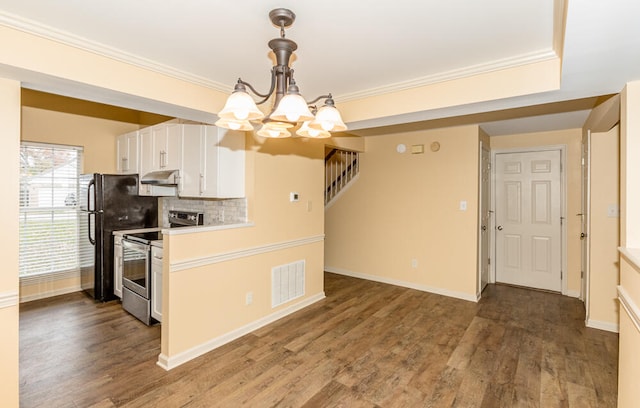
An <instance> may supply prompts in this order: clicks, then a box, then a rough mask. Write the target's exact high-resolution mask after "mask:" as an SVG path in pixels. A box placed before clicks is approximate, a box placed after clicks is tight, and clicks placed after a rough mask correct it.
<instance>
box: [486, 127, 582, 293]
mask: <svg viewBox="0 0 640 408" xmlns="http://www.w3.org/2000/svg"><path fill="white" fill-rule="evenodd" d="M581 142H582V130H581V129H571V130H561V131H552V132H541V133H527V134H518V135H507V136H494V137H492V138H491V149H492V150H493V149H514V148H528V147H537V146H551V145H566V146H567V150H566V155H567V156H566V159H567V162H566V163H565V167H564V171H565V172H566V177H567V202H566V204H565V207H566V211H567V212H566V215H567V290H568V294H569V295H571V296H575V297H578V296H580V291H581V283H582V282H581V278H580V269H581V252H580V251H581V249H580V248H581V247H580V245H581V244H580V217H579V216H576V214H579V213H580V211H581V191H582V190H581V177H582V176H581V171H582V167H581V163H582V155H581Z"/></svg>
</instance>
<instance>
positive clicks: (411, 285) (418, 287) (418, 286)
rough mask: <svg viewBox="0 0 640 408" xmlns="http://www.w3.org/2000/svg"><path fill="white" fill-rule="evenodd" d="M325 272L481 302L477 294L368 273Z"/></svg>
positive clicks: (326, 269)
mask: <svg viewBox="0 0 640 408" xmlns="http://www.w3.org/2000/svg"><path fill="white" fill-rule="evenodd" d="M324 270H325V271H327V272H331V273H336V274H338V275H345V276H351V277H352V278H358V279H365V280H370V281H374V282H380V283H387V284H389V285H395V286H401V287H403V288H409V289H415V290H420V291H422V292H429V293H434V294H436V295H442V296H448V297H452V298H456V299H462V300H467V301H469V302H478V300H480V297H479V296H478V295H477V294H469V293H463V292H456V291H452V290H448V289H443V288H434V287H431V286H426V285H421V284H419V283H414V282H407V281H401V280H396V279H390V278H385V277H382V276H376V275H368V274H366V273H360V272H352V271H347V270H344V269H340V268H334V267H332V266H325V267H324Z"/></svg>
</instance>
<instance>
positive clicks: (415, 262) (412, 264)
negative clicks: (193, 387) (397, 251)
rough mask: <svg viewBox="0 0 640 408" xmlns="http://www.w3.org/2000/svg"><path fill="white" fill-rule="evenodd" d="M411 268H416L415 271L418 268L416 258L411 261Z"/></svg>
mask: <svg viewBox="0 0 640 408" xmlns="http://www.w3.org/2000/svg"><path fill="white" fill-rule="evenodd" d="M411 267H412V268H414V269H415V268H417V267H418V260H417V259H415V258H414V259H412V260H411Z"/></svg>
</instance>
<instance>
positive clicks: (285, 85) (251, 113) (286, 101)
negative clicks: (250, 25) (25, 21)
mask: <svg viewBox="0 0 640 408" xmlns="http://www.w3.org/2000/svg"><path fill="white" fill-rule="evenodd" d="M269 19H270V20H271V22H272V23H273V24H274V25H275V26H277V27H280V38H274V39H273V40H271V41H269V48H271V50H272V51H273V53H274V54H275V57H276V65H275V66H274V67H273V68H272V69H271V87H270V88H269V92H267V93H265V94H262V93H260V92H258V91H256V90H255V88H254V87H253V86H252V85H251V84H249V83H248V82H245V81H243V80H242V79H241V78H238V82H237V83H236V85H235V88H234V90H233V93H232V94H231V95H229V98H227V102H226V103H225V105H224V108H223V109H222V110H221V111H220V112H219V113H218V117H219V118H220V119H219V120H218V121H217V122H216V123H215V124H216V126H219V127H223V128H226V129H232V130H243V131H251V130H253V125H252V124H251V122H252V121H260V122H262V127H261V128H260V130H258V132H257V134H258V135H259V136H263V137H271V138H283V137H290V136H291V132H290V129H291V128H293V127H294V126H296V125H298V124H300V123H301V124H302V125H301V126H300V127H299V128H298V130H297V131H296V134H297V135H298V136H302V137H311V138H325V137H330V136H331V133H330V132H340V131H344V130H347V126H346V125H345V124H344V122H343V121H342V118H341V117H340V112H338V109H336V107H335V103H334V101H333V97H332V96H331V94H328V95H322V96H319V97H317V98H315V99H314V100H312V101H309V102H307V101H306V100H305V99H304V98H303V97H302V95H300V89H299V88H298V86H297V85H296V81H295V79H294V78H293V69H291V68H290V67H289V60H290V58H291V55H292V54H293V52H294V51H295V50H296V49H297V48H298V45H297V44H296V43H295V42H294V41H292V40H290V39H288V38H285V32H284V31H285V28H287V27H289V26H291V25H292V24H293V22H294V21H295V19H296V15H295V14H294V13H293V12H292V11H291V10H288V9H285V8H277V9H275V10H271V12H270V13H269ZM247 88H248V89H249V90H251V92H253V93H254V94H255V95H256V96H257V97H259V98H261V99H260V100H258V101H257V102H256V101H254V99H253V97H251V95H249V93H248V92H247ZM274 92H275V100H274V103H273V107H272V109H271V112H270V113H269V114H268V115H266V117H265V115H264V113H262V111H260V109H258V106H257V105H260V104H263V103H265V102H267V101H268V100H269V99H270V98H271V96H272V95H273V93H274ZM321 99H324V104H323V105H322V106H321V107H320V108H318V107H317V105H315V104H316V103H317V102H318V101H320V100H321Z"/></svg>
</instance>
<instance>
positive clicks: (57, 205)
mask: <svg viewBox="0 0 640 408" xmlns="http://www.w3.org/2000/svg"><path fill="white" fill-rule="evenodd" d="M81 163H82V148H80V147H73V146H58V145H46V144H35V143H22V145H21V147H20V276H33V275H42V274H47V273H55V272H63V271H70V270H78V269H79V266H78V265H79V259H78V257H79V255H78V253H79V251H78V175H79V173H80V165H81Z"/></svg>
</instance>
